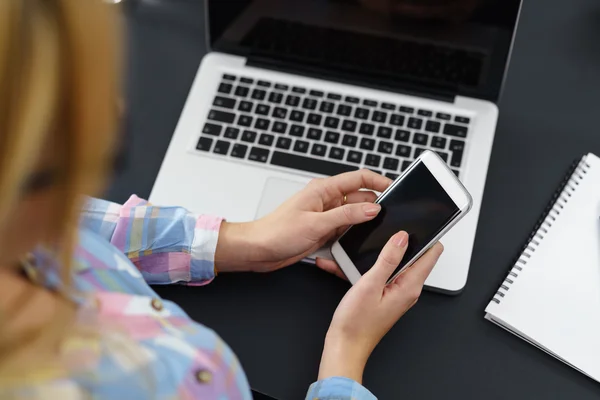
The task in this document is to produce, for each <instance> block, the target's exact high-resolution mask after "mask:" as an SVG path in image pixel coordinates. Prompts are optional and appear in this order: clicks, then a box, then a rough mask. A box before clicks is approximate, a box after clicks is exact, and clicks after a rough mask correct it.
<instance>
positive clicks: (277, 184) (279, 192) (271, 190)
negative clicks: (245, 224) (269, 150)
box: [256, 178, 306, 219]
mask: <svg viewBox="0 0 600 400" xmlns="http://www.w3.org/2000/svg"><path fill="white" fill-rule="evenodd" d="M304 186H306V184H305V183H302V182H298V181H292V180H289V179H282V178H269V179H267V183H266V184H265V187H264V189H263V193H262V196H261V198H260V203H259V204H258V210H256V219H259V218H262V217H264V216H265V215H267V214H269V213H270V212H272V211H275V209H276V208H277V207H279V205H280V204H281V203H283V202H284V201H286V200H287V199H289V198H290V197H292V196H293V195H294V194H296V193H298V192H299V191H300V190H302V189H303V188H304Z"/></svg>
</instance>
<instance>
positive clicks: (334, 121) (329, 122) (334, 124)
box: [324, 117, 340, 129]
mask: <svg viewBox="0 0 600 400" xmlns="http://www.w3.org/2000/svg"><path fill="white" fill-rule="evenodd" d="M324 125H325V128H331V129H337V128H338V126H340V119H339V118H336V117H326V118H325V124H324Z"/></svg>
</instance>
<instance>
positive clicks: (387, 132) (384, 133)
mask: <svg viewBox="0 0 600 400" xmlns="http://www.w3.org/2000/svg"><path fill="white" fill-rule="evenodd" d="M377 136H378V137H380V138H384V139H390V138H391V137H392V128H388V127H387V126H380V127H379V129H377Z"/></svg>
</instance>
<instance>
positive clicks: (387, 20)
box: [208, 0, 521, 101]
mask: <svg viewBox="0 0 600 400" xmlns="http://www.w3.org/2000/svg"><path fill="white" fill-rule="evenodd" d="M520 3H521V0H301V1H300V0H208V14H209V18H208V22H209V32H210V45H211V48H212V50H214V51H221V52H227V53H233V54H240V55H243V56H247V57H250V59H251V60H262V61H265V62H268V63H270V64H271V65H275V66H277V65H279V66H281V67H282V68H289V67H293V68H296V69H297V70H298V71H311V72H312V73H316V74H318V75H319V76H321V77H324V78H331V79H341V80H343V81H348V82H353V83H357V84H365V85H368V86H375V87H380V88H386V89H390V90H398V91H408V92H413V93H420V94H432V95H463V96H468V97H477V98H483V99H488V100H492V101H497V99H498V97H499V95H500V90H501V87H502V82H503V79H504V75H505V70H506V67H507V63H508V58H509V54H510V49H511V44H512V41H513V35H514V32H515V27H516V23H517V17H518V14H519V9H520Z"/></svg>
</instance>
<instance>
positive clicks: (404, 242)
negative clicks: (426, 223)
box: [363, 232, 408, 286]
mask: <svg viewBox="0 0 600 400" xmlns="http://www.w3.org/2000/svg"><path fill="white" fill-rule="evenodd" d="M407 246H408V233H406V232H398V233H396V234H395V235H394V236H392V237H391V238H390V240H388V242H387V243H386V245H385V246H384V247H383V249H382V250H381V253H379V257H378V258H377V261H376V262H375V265H373V268H371V269H370V270H369V271H368V272H367V273H366V274H365V275H364V277H363V279H365V280H370V281H371V282H373V283H375V284H377V285H380V286H385V284H386V283H387V281H388V279H390V277H391V276H392V273H393V272H394V270H395V269H396V268H397V267H398V265H399V264H400V261H402V258H403V257H404V253H405V252H406V248H407Z"/></svg>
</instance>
